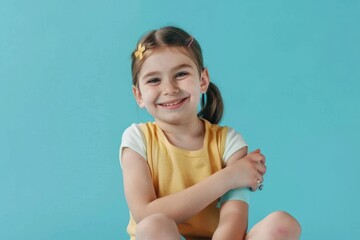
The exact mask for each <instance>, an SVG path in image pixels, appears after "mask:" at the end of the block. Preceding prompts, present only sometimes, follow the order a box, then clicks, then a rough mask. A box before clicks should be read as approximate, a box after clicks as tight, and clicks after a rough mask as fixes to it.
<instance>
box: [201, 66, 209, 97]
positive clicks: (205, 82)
mask: <svg viewBox="0 0 360 240" xmlns="http://www.w3.org/2000/svg"><path fill="white" fill-rule="evenodd" d="M209 85H210V76H209V71H208V70H207V68H205V69H204V70H203V71H202V73H201V75H200V91H201V93H206V91H207V89H208V87H209Z"/></svg>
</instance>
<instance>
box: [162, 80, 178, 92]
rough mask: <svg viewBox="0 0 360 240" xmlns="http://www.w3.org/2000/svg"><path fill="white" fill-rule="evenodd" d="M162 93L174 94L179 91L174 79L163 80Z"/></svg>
mask: <svg viewBox="0 0 360 240" xmlns="http://www.w3.org/2000/svg"><path fill="white" fill-rule="evenodd" d="M163 92H164V95H170V96H171V95H175V94H177V93H178V92H179V88H178V86H177V84H176V82H175V81H172V80H167V81H164V89H163Z"/></svg>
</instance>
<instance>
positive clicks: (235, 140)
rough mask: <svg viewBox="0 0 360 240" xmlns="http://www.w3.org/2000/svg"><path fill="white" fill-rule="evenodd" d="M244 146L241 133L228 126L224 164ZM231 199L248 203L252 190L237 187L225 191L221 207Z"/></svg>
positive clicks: (220, 202) (219, 204) (220, 203)
mask: <svg viewBox="0 0 360 240" xmlns="http://www.w3.org/2000/svg"><path fill="white" fill-rule="evenodd" d="M243 147H247V144H246V142H245V141H244V139H243V137H242V136H241V135H240V133H238V132H236V131H235V130H234V129H233V128H228V133H227V135H226V141H225V151H224V155H223V159H224V164H226V162H227V161H228V160H229V158H230V157H231V156H232V155H233V154H234V153H235V152H236V151H238V150H240V149H241V148H243ZM229 200H237V201H243V202H245V203H247V204H249V202H250V191H249V189H248V188H236V189H232V190H230V191H228V192H227V193H225V194H224V195H223V196H222V197H221V198H220V201H219V203H218V205H217V206H218V207H219V208H220V207H221V206H222V205H223V204H224V203H225V202H227V201H229Z"/></svg>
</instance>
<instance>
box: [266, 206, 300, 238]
mask: <svg viewBox="0 0 360 240" xmlns="http://www.w3.org/2000/svg"><path fill="white" fill-rule="evenodd" d="M268 217H269V220H271V222H272V223H273V224H274V227H273V233H272V235H273V236H274V239H299V238H300V235H301V226H300V224H299V222H298V221H297V220H296V219H295V218H294V217H293V216H291V215H290V214H288V213H286V212H283V211H277V212H274V213H272V214H270V215H269V216H268Z"/></svg>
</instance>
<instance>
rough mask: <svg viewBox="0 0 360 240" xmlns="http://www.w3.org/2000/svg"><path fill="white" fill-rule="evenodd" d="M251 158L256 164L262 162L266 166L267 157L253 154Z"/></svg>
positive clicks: (250, 155)
mask: <svg viewBox="0 0 360 240" xmlns="http://www.w3.org/2000/svg"><path fill="white" fill-rule="evenodd" d="M249 157H250V159H251V160H253V161H255V162H261V163H262V164H265V156H264V155H263V154H261V153H251V154H249Z"/></svg>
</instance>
